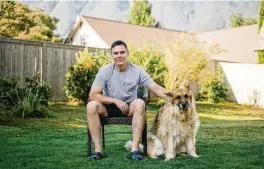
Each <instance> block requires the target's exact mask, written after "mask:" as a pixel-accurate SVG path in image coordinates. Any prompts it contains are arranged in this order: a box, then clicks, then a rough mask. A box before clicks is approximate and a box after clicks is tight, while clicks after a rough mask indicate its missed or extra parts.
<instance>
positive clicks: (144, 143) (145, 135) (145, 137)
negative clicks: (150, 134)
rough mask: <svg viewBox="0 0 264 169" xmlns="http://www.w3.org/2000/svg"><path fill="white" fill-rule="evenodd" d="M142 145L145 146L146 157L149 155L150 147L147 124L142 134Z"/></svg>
mask: <svg viewBox="0 0 264 169" xmlns="http://www.w3.org/2000/svg"><path fill="white" fill-rule="evenodd" d="M142 143H143V145H144V155H147V150H148V147H147V146H148V145H147V123H146V124H145V127H144V130H143V133H142Z"/></svg>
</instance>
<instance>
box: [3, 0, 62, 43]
mask: <svg viewBox="0 0 264 169" xmlns="http://www.w3.org/2000/svg"><path fill="white" fill-rule="evenodd" d="M58 21H59V20H58V19H57V18H52V17H50V16H49V15H48V14H47V13H45V12H44V11H43V10H42V9H30V8H29V7H28V6H27V5H23V4H21V3H18V2H15V1H1V2H0V25H1V27H0V36H4V37H11V38H19V39H31V40H43V41H52V42H61V41H62V39H61V38H59V36H58V35H54V33H53V31H54V30H55V29H56V24H57V22H58Z"/></svg>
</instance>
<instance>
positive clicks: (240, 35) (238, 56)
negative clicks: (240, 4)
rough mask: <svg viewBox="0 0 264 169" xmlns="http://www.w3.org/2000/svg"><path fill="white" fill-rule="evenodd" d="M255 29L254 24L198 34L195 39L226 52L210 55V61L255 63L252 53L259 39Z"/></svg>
mask: <svg viewBox="0 0 264 169" xmlns="http://www.w3.org/2000/svg"><path fill="white" fill-rule="evenodd" d="M257 29H258V26H257V25H256V24H255V25H249V26H242V27H235V28H229V29H222V30H217V31H212V32H205V33H199V34H197V38H198V39H199V40H200V41H206V43H207V45H214V44H219V48H221V49H226V50H227V51H228V52H225V53H221V54H215V55H211V56H210V58H211V59H214V60H218V61H228V62H237V63H257V62H258V56H257V53H256V52H255V51H254V48H255V46H256V43H257V41H258V39H259V37H258V34H257Z"/></svg>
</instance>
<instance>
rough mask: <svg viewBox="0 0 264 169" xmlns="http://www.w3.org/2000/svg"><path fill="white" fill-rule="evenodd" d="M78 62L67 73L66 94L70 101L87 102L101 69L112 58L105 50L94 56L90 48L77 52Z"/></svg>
mask: <svg viewBox="0 0 264 169" xmlns="http://www.w3.org/2000/svg"><path fill="white" fill-rule="evenodd" d="M76 59H77V63H76V64H74V65H72V66H71V67H70V68H69V69H68V72H67V74H66V75H65V78H66V85H65V86H64V90H65V94H66V96H67V97H68V98H69V100H70V101H82V102H83V103H84V104H86V102H87V99H88V95H89V92H90V89H91V86H92V83H93V81H94V79H95V76H96V74H97V72H98V71H99V69H100V68H101V67H102V66H103V65H105V64H107V63H110V62H111V58H110V57H107V56H105V54H104V51H98V52H97V53H96V54H95V55H94V56H93V55H92V54H91V53H89V51H88V49H87V48H86V49H84V51H81V52H79V54H76Z"/></svg>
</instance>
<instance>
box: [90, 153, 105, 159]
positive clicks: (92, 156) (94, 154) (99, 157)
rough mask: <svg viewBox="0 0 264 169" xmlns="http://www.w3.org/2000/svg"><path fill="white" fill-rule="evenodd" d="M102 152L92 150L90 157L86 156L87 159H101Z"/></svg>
mask: <svg viewBox="0 0 264 169" xmlns="http://www.w3.org/2000/svg"><path fill="white" fill-rule="evenodd" d="M103 157H104V156H103V154H102V153H100V152H94V153H92V155H91V156H90V157H88V160H101V159H102V158H103Z"/></svg>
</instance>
